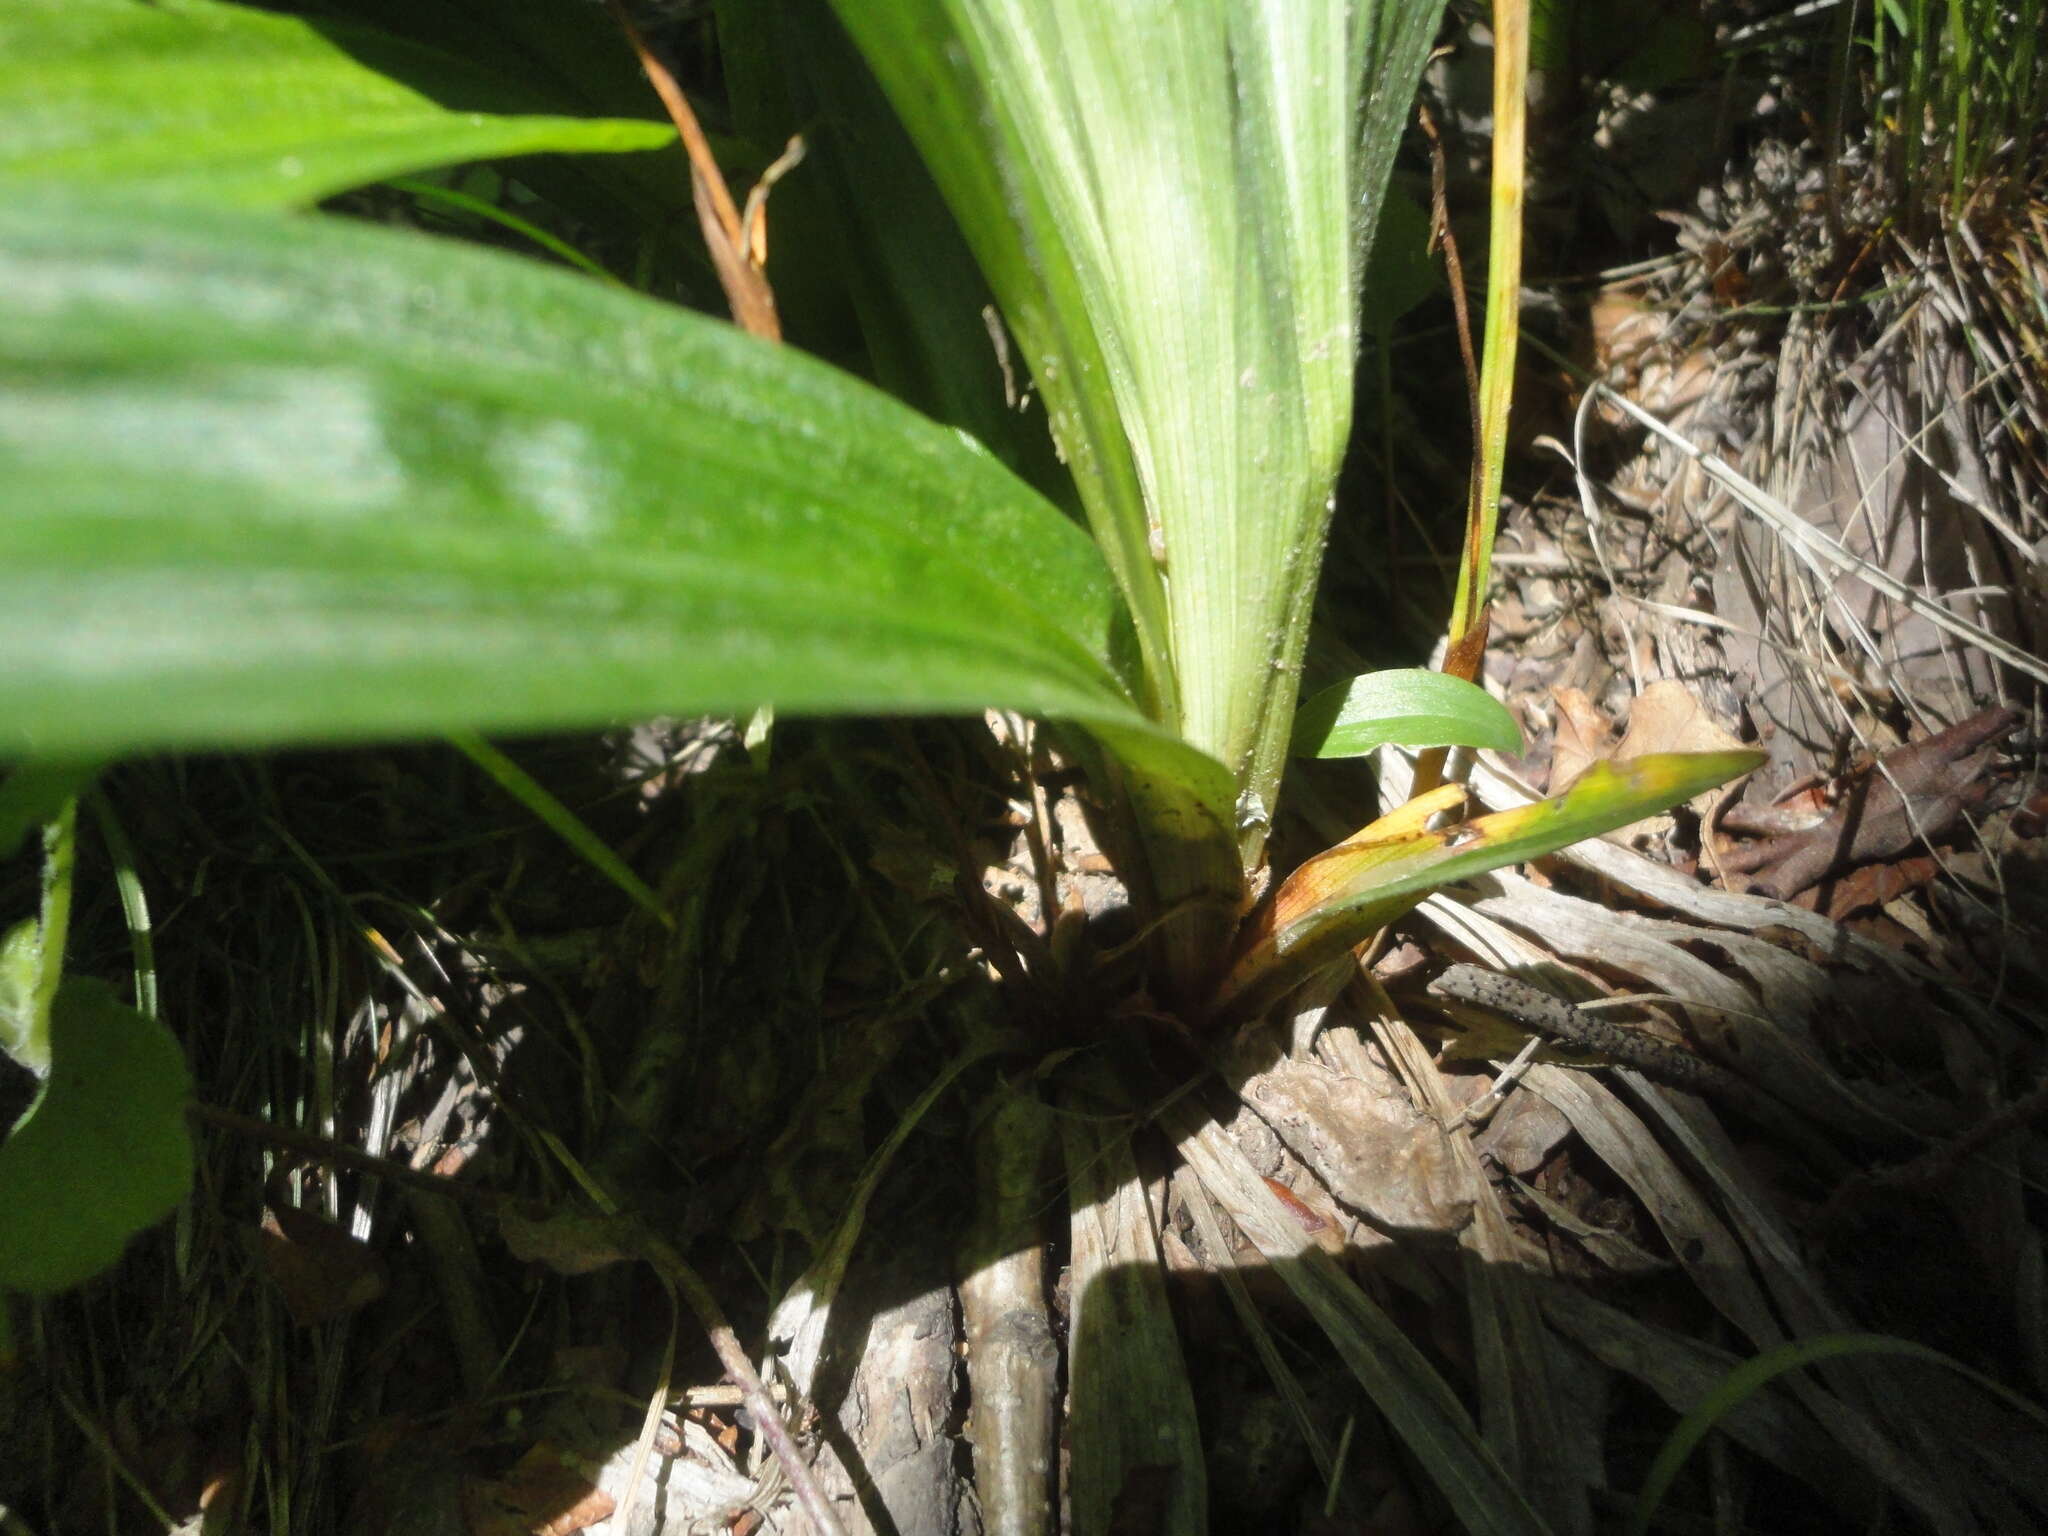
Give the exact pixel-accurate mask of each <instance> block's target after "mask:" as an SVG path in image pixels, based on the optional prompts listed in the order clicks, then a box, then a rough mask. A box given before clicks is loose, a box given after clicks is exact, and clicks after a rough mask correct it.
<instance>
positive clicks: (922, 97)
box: [835, 0, 1441, 861]
mask: <svg viewBox="0 0 2048 1536" xmlns="http://www.w3.org/2000/svg"><path fill="white" fill-rule="evenodd" d="M835 5H836V8H837V9H838V11H839V14H840V17H841V20H842V21H843V22H844V23H845V25H846V27H847V29H848V31H850V32H851V33H852V34H853V36H854V38H855V40H856V41H857V42H858V43H859V44H860V46H861V48H862V50H863V52H864V53H865V54H866V56H867V58H868V61H869V64H870V65H871V67H872V68H873V69H874V71H875V73H876V75H877V77H878V78H879V79H880V80H881V82H882V85H883V87H884V89H885V90H887V91H888V93H889V95H890V97H891V99H892V100H893V101H894V103H895V105H896V109H897V111H898V112H899V113H901V114H902V116H903V118H904V121H905V123H906V125H907V126H908V127H909V129H910V131H911V134H912V136H913V137H914V138H915V139H916V140H917V142H918V145H919V148H920V149H921V151H922V152H923V154H924V155H925V158H926V160H927V161H928V162H929V163H930V165H931V167H932V170H933V174H934V176H935V177H936V179H937V180H938V182H939V184H940V187H941V188H942V189H943V190H944V192H945V194H946V196H947V198H948V200H949V202H950V203H951V204H952V207H953V210H954V214H955V217H956V218H957V219H958V221H959V223H960V225H961V228H962V230H963V232H964V233H965V234H966V236H967V239H968V242H969V244H970V245H972V246H973V247H974V250H975V254H976V257H977V259H978V260H979V261H980V263H981V265H982V268H983V270H984V271H985V272H986V273H987V274H988V277H989V280H990V282H991V285H992V286H993V287H994V289H995V291H996V294H997V297H998V299H999V301H1000V302H1001V305H1002V308H1003V311H1004V315H1005V317H1006V318H1007V320H1008V321H1009V324H1010V328H1011V330H1012V331H1013V332H1014V333H1015V334H1016V336H1017V338H1018V340H1019V343H1020V346H1021V351H1022V353H1023V357H1024V361H1025V362H1026V364H1027V365H1028V366H1029V367H1030V369H1031V372H1032V375H1033V377H1034V379H1035V380H1036V382H1037V384H1038V386H1039V389H1040V390H1041V392H1042V393H1043V395H1044V397H1045V400H1046V402H1047V405H1048V407H1049V409H1050V411H1051V415H1052V419H1053V425H1054V429H1055V432H1056V433H1057V435H1058V437H1059V439H1060V442H1061V444H1062V445H1063V447H1064V449H1065V451H1066V456H1067V458H1068V461H1069V464H1070V465H1071V467H1072V468H1073V471H1074V476H1075V480H1076V482H1077V483H1078V485H1079V486H1080V488H1081V492H1082V497H1083V500H1084V502H1085V504H1086V506H1087V509H1088V513H1089V517H1090V520H1091V523H1092V525H1093V526H1094V528H1095V529H1096V533H1097V536H1098V538H1099V540H1100V541H1101V543H1102V545H1103V547H1104V549H1105V552H1106V554H1107V556H1108V558H1109V561H1110V564H1111V566H1112V568H1113V569H1114V571H1115V572H1116V575H1117V578H1118V581H1119V582H1120V584H1121V585H1122V587H1123V589H1124V592H1125V596H1126V600H1127V602H1128V604H1129V606H1130V608H1131V610H1132V612H1133V614H1134V615H1135V617H1136V623H1137V628H1138V634H1139V638H1140V643H1141V647H1142V649H1143V653H1144V659H1145V665H1146V670H1147V674H1148V676H1149V677H1150V678H1151V680H1152V685H1153V690H1154V694H1155V696H1156V697H1157V698H1158V699H1159V700H1160V705H1159V709H1160V714H1161V717H1162V718H1163V719H1166V720H1169V721H1172V722H1175V723H1177V724H1178V725H1179V726H1180V728H1181V729H1182V730H1183V731H1184V733H1185V734H1186V736H1187V737H1188V739H1189V740H1191V741H1192V742H1194V743H1195V744H1196V745H1197V746H1200V747H1202V748H1203V749H1204V750H1205V751H1207V752H1209V753H1210V754H1211V755H1213V756H1215V757H1216V758H1218V759H1219V760H1221V761H1222V762H1224V763H1225V764H1226V765H1227V766H1229V767H1230V769H1231V770H1232V771H1233V773H1235V774H1236V775H1237V780H1238V786H1239V788H1240V789H1241V790H1243V791H1244V792H1245V805H1246V815H1245V816H1244V818H1243V821H1242V825H1241V827H1240V829H1239V830H1240V835H1241V839H1242V844H1243V852H1244V854H1245V856H1246V858H1247V859H1248V860H1251V861H1256V858H1257V855H1258V849H1259V848H1260V847H1261V845H1262V843H1263V838H1264V829H1265V825H1266V820H1265V808H1266V807H1267V806H1269V805H1270V804H1271V802H1272V800H1273V798H1274V796H1273V790H1274V787H1275V785H1276V784H1277V782H1278V778H1279V773H1280V768H1281V765H1282V762H1283V760H1284V758H1285V755H1286V749H1287V744H1288V739H1289V735H1288V727H1289V723H1290V717H1291V713H1292V707H1293V703H1294V679H1295V676H1296V669H1297V667H1298V664H1299V660H1300V654H1301V644H1302V639H1303V636H1304V634H1305V631H1306V624H1307V617H1308V610H1309V601H1308V599H1309V596H1310V594H1311V589H1312V587H1313V585H1314V580H1315V575H1316V571H1317V567H1318V564H1319V561H1320V555H1321V550H1322V541H1323V533H1324V529H1325V527H1326V523H1327V519H1328V515H1329V508H1330V496H1331V490H1332V486H1333V484H1334V480H1335V476H1336V471H1337V467H1338V464H1339V461H1340V460H1341V457H1342V454H1343V451H1344V445H1345V441H1346V437H1347V433H1348V429H1349V424H1350V409H1351V394H1352V369H1353V363H1354V357H1355V353H1356V349H1357V325H1358V312H1359V306H1358V281H1359V274H1360V271H1361V269H1362V262H1363V255H1364V249H1363V248H1364V245H1365V244H1366V243H1367V241H1368V240H1369V237H1370V232H1371V230H1372V227H1373V223H1374V219H1375V216H1376V214H1377V212H1378V208H1379V204H1380V200H1381V195H1382V193H1383V191H1384V188H1385V185H1386V177H1387V169H1388V166H1389V165H1390V163H1391V159H1392V154H1393V149H1394V146H1395V144H1396V143H1397V142H1398V140H1399V137H1400V132H1401V128H1402V126H1403V123H1404V121H1405V119H1406V115H1407V104H1408V102H1409V101H1410V100H1411V98H1412V91H1413V88H1414V82H1415V79H1416V76H1417V74H1418V73H1419V71H1420V68H1421V64H1422V61H1423V58H1424V55H1425V54H1426V52H1427V49H1428V45H1429V41H1430V38H1431V36H1432V35H1433V33H1434V30H1435V24H1436V18H1437V16H1438V14H1439V13H1440V10H1441V6H1440V5H1439V4H1438V3H1436V0H1378V3H1375V0H1365V3H1358V4H1351V3H1346V0H1300V3H1291V4H1286V5H1276V4H1271V3H1262V0H1183V3H1178V4H1173V5H1144V6H1118V5H1103V4H1101V3H1100V0H835Z"/></svg>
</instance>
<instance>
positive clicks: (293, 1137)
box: [185, 1104, 516, 1210]
mask: <svg viewBox="0 0 2048 1536" xmlns="http://www.w3.org/2000/svg"><path fill="white" fill-rule="evenodd" d="M185 1113H186V1114H187V1116H189V1117H190V1118H191V1119H193V1120H196V1121H198V1122H199V1123H200V1124H202V1125H210V1126H213V1127H214V1128H216V1129H217V1130H223V1131H232V1132H233V1133H234V1134H235V1135H237V1136H242V1137H246V1138H247V1139H249V1140H250V1141H260V1142H264V1143H266V1144H267V1145H269V1146H273V1147H279V1148H282V1149H283V1150H284V1151H287V1152H296V1153H298V1154H299V1155H300V1156H301V1157H307V1158H312V1159H314V1160H315V1161H318V1162H323V1163H331V1164H333V1165H334V1166H335V1167H337V1168H346V1169H348V1170H350V1171H351V1172H353V1173H367V1174H370V1175H372V1176H373V1177H376V1178H379V1179H389V1180H390V1181H391V1182H392V1183H394V1184H400V1185H403V1186H404V1187H405V1188H407V1189H413V1190H419V1191H421V1192H422V1193H424V1194H430V1195H443V1196H445V1197H447V1198H448V1199H450V1200H462V1201H466V1202H468V1203H469V1204H471V1205H480V1206H484V1207H487V1208H489V1209H491V1210H497V1209H499V1208H501V1207H503V1206H505V1205H507V1204H509V1203H510V1202H511V1201H512V1200H513V1199H515V1198H516V1197H515V1196H513V1195H510V1194H507V1193H506V1192H504V1191H503V1190H496V1189H485V1188H484V1187H483V1186H481V1185H478V1184H465V1183H462V1182H461V1181H460V1180H457V1179H449V1178H443V1177H441V1176H440V1175H439V1174H433V1173H423V1172H421V1171H420V1170H419V1169H416V1168H414V1167H413V1166H412V1165H411V1164H409V1163H404V1162H400V1161H399V1160H398V1159H397V1158H391V1157H378V1156H376V1155H374V1154H373V1153H369V1152H365V1151H363V1149H362V1148H360V1147H351V1146H348V1145H346V1144H344V1143H342V1142H339V1141H334V1140H332V1139H331V1138H329V1137H326V1136H319V1135H315V1134H314V1133H313V1132H311V1131H301V1130H296V1129H294V1128H292V1127H291V1126H286V1125H272V1124H271V1123H270V1122H269V1121H267V1120H258V1119H256V1118H255V1117H254V1116H251V1115H238V1114H236V1113H235V1112H234V1111H233V1110H231V1109H220V1108H217V1107H216V1106H214V1105H212V1104H188V1105H186V1106H185Z"/></svg>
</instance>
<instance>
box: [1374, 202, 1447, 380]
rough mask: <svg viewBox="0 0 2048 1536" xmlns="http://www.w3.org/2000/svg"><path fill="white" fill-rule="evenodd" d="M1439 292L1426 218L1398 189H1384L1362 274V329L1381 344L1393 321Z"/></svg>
mask: <svg viewBox="0 0 2048 1536" xmlns="http://www.w3.org/2000/svg"><path fill="white" fill-rule="evenodd" d="M1443 290H1444V274H1443V271H1442V269H1441V268H1439V267H1438V266H1437V263H1436V258H1435V257H1433V256H1432V255H1431V254H1430V250H1429V214H1428V213H1427V212H1425V211H1424V210H1423V207H1422V205H1421V204H1420V203H1418V202H1416V201H1415V199H1414V198H1412V197H1410V196H1409V195H1408V194H1407V193H1406V192H1403V191H1402V190H1401V189H1400V188H1399V187H1389V188H1387V196H1386V201H1385V202H1383V203H1382V204H1381V205H1380V227H1379V235H1378V238H1377V239H1375V240H1374V241H1373V245H1372V260H1371V261H1370V262H1368V263H1367V264H1366V270H1365V293H1364V295H1363V296H1362V302H1363V305H1364V308H1363V310H1362V312H1361V314H1360V319H1361V320H1362V321H1363V322H1364V325H1365V329H1366V330H1367V331H1368V332H1369V333H1370V334H1372V335H1374V336H1377V337H1379V338H1380V340H1381V342H1382V343H1383V344H1384V343H1385V341H1386V340H1387V338H1388V337H1389V336H1390V335H1391V334H1392V332H1393V329H1394V322H1395V321H1396V320H1399V319H1400V318H1401V317H1402V316H1403V315H1405V314H1407V313H1408V311H1409V310H1411V309H1413V308H1414V307H1415V306H1416V305H1418V304H1420V303H1421V302H1422V301H1423V300H1424V299H1426V298H1429V297H1430V296H1431V295H1432V294H1436V293H1441V292H1442V291H1443Z"/></svg>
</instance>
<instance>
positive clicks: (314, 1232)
mask: <svg viewBox="0 0 2048 1536" xmlns="http://www.w3.org/2000/svg"><path fill="white" fill-rule="evenodd" d="M255 1246H256V1252H257V1255H258V1256H259V1257H260V1258H261V1259H262V1261H263V1272H264V1273H265V1274H267V1275H268V1276H269V1277H270V1281H271V1283H272V1284H273V1285H275V1286H276V1287H277V1288H278V1291H279V1292H280V1293H281V1294H282V1295H283V1297H284V1305H285V1310H286V1311H288V1312H290V1313H291V1315H292V1321H293V1322H295V1323H297V1324H298V1325H299V1326H300V1327H301V1328H310V1327H311V1326H313V1325H314V1324H315V1323H328V1322H332V1321H334V1319H336V1318H338V1317H346V1316H348V1315H349V1314H350V1313H351V1312H355V1311H357V1310H359V1309H360V1308H363V1307H366V1306H368V1305H369V1304H370V1303H371V1302H373V1301H375V1300H376V1299H377V1298H378V1297H380V1296H382V1295H383V1294H384V1292H385V1290H386V1288H387V1286H388V1284H389V1281H388V1277H387V1276H386V1274H385V1270H384V1262H383V1260H382V1259H380V1258H378V1257H377V1255H376V1253H375V1252H373V1251H372V1250H371V1248H370V1245H369V1244H367V1243H365V1242H363V1241H361V1240H360V1239H359V1238H356V1237H352V1236H351V1235H350V1234H348V1233H347V1232H344V1231H343V1230H342V1229H341V1228H340V1227H338V1226H336V1225H335V1224H334V1223H333V1222H331V1221H329V1220H327V1219H326V1218H325V1217H324V1216H319V1215H316V1214H315V1213H314V1212H312V1211H303V1210H300V1209H298V1208H297V1207H295V1206H289V1205H279V1206H272V1207H271V1208H270V1209H268V1210H266V1211H265V1212H264V1213H263V1225H262V1226H261V1227H259V1228H258V1229H257V1230H256V1233H255Z"/></svg>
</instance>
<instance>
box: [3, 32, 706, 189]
mask: <svg viewBox="0 0 2048 1536" xmlns="http://www.w3.org/2000/svg"><path fill="white" fill-rule="evenodd" d="M359 54H360V55H363V57H362V58H359V57H358V55H359ZM400 55H402V56H403V62H404V64H405V66H406V72H407V75H408V78H410V79H414V80H431V81H433V82H435V84H436V87H437V89H438V90H440V92H441V93H442V94H444V95H448V96H451V97H453V98H455V99H459V100H465V101H469V102H471V103H482V102H486V101H490V100H492V99H493V98H495V97H497V96H498V95H499V94H500V93H501V88H500V87H499V86H497V84H496V82H493V81H492V80H490V78H489V77H487V76H484V75H482V74H481V73H480V72H478V71H476V70H474V69H472V68H470V67H469V66H467V65H465V64H463V63H461V62H460V61H458V60H455V59H453V58H449V57H445V56H439V55H436V54H434V53H433V52H432V51H431V50H428V49H424V48H419V47H416V46H412V45H403V44H399V43H397V42H395V41H394V40H391V39H388V38H383V37H381V36H379V35H378V34H375V33H372V32H370V31H369V30H368V29H365V28H358V27H349V26H346V25H341V24H335V23H326V24H316V23H314V22H312V21H309V20H306V19H302V18H298V17H290V16H280V15H277V14H274V13H271V12H267V11H258V10H252V9H249V8H247V7H243V6H238V5H226V4H218V3H215V0H156V3H154V4H150V5H137V4H134V3H131V0H14V3H13V4H11V5H10V6H9V7H8V8H7V11H6V13H5V14H4V16H0V185H9V186H25V185H35V184H52V183H56V184H66V185H72V186H88V185H91V186H98V187H101V188H104V189H108V190H112V189H116V188H118V189H120V190H121V191H122V192H123V193H125V194H126V195H128V196H131V197H135V198H137V199H147V200H152V201H154V200H168V201H191V202H202V203H214V204H225V205H230V206H247V207H264V206H276V207H297V206H303V205H307V204H311V203H314V202H317V201H318V200H319V199H321V198H323V197H326V196H329V195H331V194H333V193H335V192H340V191H345V190H347V189H348V188H351V187H358V186H363V185H366V184H367V183H370V182H374V181H381V180H384V179H385V178H387V177H391V176H397V175H402V174H404V173H406V172H410V171H420V170H427V169H431V168H433V167H435V166H443V165H454V164H459V163H462V162H465V161H471V160H484V159H493V158H497V157H500V156H512V155H529V154H539V153H543V152H557V151H560V152H568V151H576V152H583V153H596V152H622V151H631V150H646V149H657V148H660V147H662V146H663V145H665V144H669V143H672V142H673V141H674V139H675V133H674V130H673V129H671V128H669V127H668V126H667V125H665V124H661V123H654V122H648V121H641V120H637V119H631V118H575V117H560V116H532V115H513V116H501V115H496V114H494V113H490V112H485V111H479V110H458V109H453V108H451V107H448V106H445V105H442V104H441V103H440V102H439V101H437V100H435V99H433V98H431V97H429V96H428V95H426V94H425V93H424V90H422V89H416V88H414V87H413V86H411V85H407V84H401V83H400V82H399V81H398V80H397V79H394V78H392V77H391V76H390V75H388V74H386V73H384V72H382V71H381V70H380V69H378V68H377V67H375V65H374V64H373V63H370V62H365V59H369V60H376V59H378V58H379V57H380V56H385V57H388V58H392V59H395V58H397V57H398V56H400Z"/></svg>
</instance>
